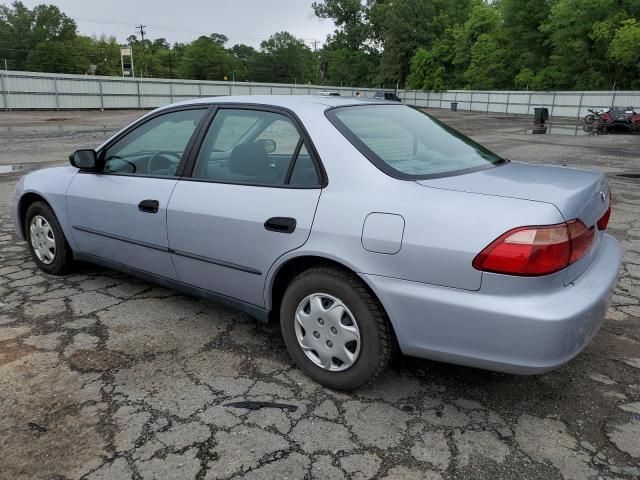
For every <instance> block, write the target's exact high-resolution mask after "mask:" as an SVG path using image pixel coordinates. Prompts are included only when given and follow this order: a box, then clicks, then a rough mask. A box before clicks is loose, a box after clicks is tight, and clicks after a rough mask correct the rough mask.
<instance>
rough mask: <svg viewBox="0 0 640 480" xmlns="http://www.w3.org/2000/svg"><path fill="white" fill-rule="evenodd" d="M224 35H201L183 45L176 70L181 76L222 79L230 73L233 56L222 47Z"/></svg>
mask: <svg viewBox="0 0 640 480" xmlns="http://www.w3.org/2000/svg"><path fill="white" fill-rule="evenodd" d="M225 41H226V37H224V36H222V35H218V34H213V35H210V36H208V37H205V36H202V37H200V38H198V39H197V40H194V41H193V42H191V43H190V44H188V45H187V46H185V47H184V49H183V51H182V56H181V59H180V65H179V67H178V71H179V73H180V76H181V77H182V78H191V79H196V80H222V79H223V78H224V77H225V76H228V75H231V71H232V70H233V56H232V55H231V54H230V53H229V52H228V51H227V50H226V49H225V48H224V42H225Z"/></svg>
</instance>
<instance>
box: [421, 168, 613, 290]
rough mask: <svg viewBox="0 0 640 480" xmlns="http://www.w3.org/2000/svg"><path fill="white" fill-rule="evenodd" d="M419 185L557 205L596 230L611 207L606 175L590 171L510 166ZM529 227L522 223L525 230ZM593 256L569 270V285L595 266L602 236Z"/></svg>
mask: <svg viewBox="0 0 640 480" xmlns="http://www.w3.org/2000/svg"><path fill="white" fill-rule="evenodd" d="M418 183H419V184H421V185H423V186H426V187H432V188H442V189H446V190H455V191H460V192H469V193H478V194H482V195H493V196H498V197H508V198H518V199H522V200H531V201H534V202H545V203H551V204H553V205H554V206H555V207H556V208H557V209H558V210H559V211H560V213H561V214H562V216H563V217H564V219H565V220H566V221H569V220H573V219H576V218H577V219H579V220H581V221H582V222H583V223H584V224H585V225H586V226H587V227H592V226H594V225H595V224H596V222H597V221H598V219H600V217H602V215H603V214H604V213H605V211H606V210H607V208H608V206H609V199H608V191H609V187H608V185H607V180H606V177H605V176H604V174H602V173H600V172H594V171H590V170H580V169H576V168H567V167H557V166H550V165H532V164H528V163H520V162H509V163H507V164H505V165H501V166H499V167H495V168H489V169H487V170H481V171H479V172H473V173H469V174H465V175H454V176H450V177H443V178H433V179H426V180H419V181H418ZM525 225H528V223H527V219H526V218H523V219H522V226H525ZM595 228H596V238H595V240H594V242H593V247H592V248H591V250H590V252H589V253H588V254H587V255H585V256H584V257H583V258H582V259H581V260H579V261H578V262H576V263H575V264H573V265H571V266H570V267H569V268H567V272H566V276H565V283H570V282H572V281H573V280H575V279H576V278H577V277H578V276H579V275H580V274H581V273H582V272H584V270H586V268H587V267H588V266H589V265H590V264H591V261H592V260H593V258H594V257H595V254H596V252H597V249H598V246H599V243H600V240H601V236H602V232H599V231H598V230H597V226H596V227H595Z"/></svg>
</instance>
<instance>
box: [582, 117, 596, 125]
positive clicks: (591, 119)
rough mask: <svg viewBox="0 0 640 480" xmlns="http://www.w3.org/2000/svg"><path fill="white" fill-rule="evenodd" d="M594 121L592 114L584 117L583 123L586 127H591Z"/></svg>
mask: <svg viewBox="0 0 640 480" xmlns="http://www.w3.org/2000/svg"><path fill="white" fill-rule="evenodd" d="M595 120H596V117H595V115H593V114H589V115H587V116H586V117H584V123H586V124H587V125H591V124H592V123H593V122H594V121H595Z"/></svg>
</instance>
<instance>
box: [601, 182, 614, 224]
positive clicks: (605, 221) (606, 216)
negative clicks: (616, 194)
mask: <svg viewBox="0 0 640 480" xmlns="http://www.w3.org/2000/svg"><path fill="white" fill-rule="evenodd" d="M608 196H609V207H608V208H607V211H606V212H604V215H602V216H601V217H600V220H598V230H606V229H607V225H609V218H611V205H613V196H612V195H611V189H609V195H608Z"/></svg>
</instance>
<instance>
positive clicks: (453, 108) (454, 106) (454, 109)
mask: <svg viewBox="0 0 640 480" xmlns="http://www.w3.org/2000/svg"><path fill="white" fill-rule="evenodd" d="M451 111H452V112H457V111H458V102H451Z"/></svg>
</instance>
